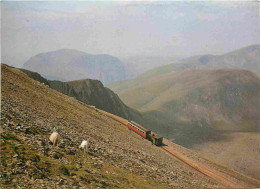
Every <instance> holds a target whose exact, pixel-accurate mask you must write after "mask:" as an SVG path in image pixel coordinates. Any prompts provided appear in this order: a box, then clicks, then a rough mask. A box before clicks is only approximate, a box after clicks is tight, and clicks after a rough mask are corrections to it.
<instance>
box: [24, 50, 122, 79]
mask: <svg viewBox="0 0 260 189" xmlns="http://www.w3.org/2000/svg"><path fill="white" fill-rule="evenodd" d="M23 68H24V69H27V70H31V71H34V72H38V73H40V74H42V75H43V76H45V77H46V78H47V79H51V80H53V79H56V80H57V79H58V80H61V81H71V80H77V79H85V78H90V79H99V80H101V81H102V82H103V83H108V82H112V81H118V80H123V79H126V68H125V65H124V63H122V62H121V61H120V60H119V59H118V58H116V57H113V56H110V55H105V54H100V55H91V54H87V53H84V52H81V51H77V50H72V49H61V50H57V51H52V52H47V53H41V54H38V55H36V56H33V57H31V58H30V59H29V60H28V61H27V62H25V63H24V65H23Z"/></svg>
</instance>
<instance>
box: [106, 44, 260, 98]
mask: <svg viewBox="0 0 260 189" xmlns="http://www.w3.org/2000/svg"><path fill="white" fill-rule="evenodd" d="M259 60H260V45H251V46H248V47H244V48H242V49H238V50H235V51H232V52H229V53H226V54H223V55H202V56H194V57H190V58H185V59H182V60H179V61H177V62H175V63H174V64H169V65H165V66H161V67H158V68H155V69H152V70H149V71H147V72H145V73H144V74H141V75H140V76H138V77H136V78H134V79H131V80H125V81H118V82H114V83H110V84H108V85H107V86H108V87H109V88H110V89H112V90H113V91H114V92H116V93H118V94H120V92H123V91H125V90H128V89H131V88H135V87H137V86H138V85H142V84H143V83H145V82H148V81H149V80H153V79H154V78H156V77H160V75H163V74H168V73H171V72H178V71H184V70H194V69H246V70H250V71H252V72H254V73H256V74H257V75H258V76H260V62H259Z"/></svg>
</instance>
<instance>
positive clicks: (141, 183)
mask: <svg viewBox="0 0 260 189" xmlns="http://www.w3.org/2000/svg"><path fill="white" fill-rule="evenodd" d="M1 68H2V72H1V73H2V80H1V84H2V88H1V94H2V96H1V97H2V98H1V108H2V111H1V125H2V127H1V182H2V187H3V188H13V187H22V188H41V187H47V188H55V187H58V188H60V187H64V186H65V187H71V188H77V187H87V188H96V187H120V188H125V187H137V188H140V187H142V188H152V187H156V188H167V187H177V188H180V187H184V188H204V187H206V188H218V187H220V188H223V186H221V185H219V184H217V183H216V182H215V181H213V180H211V179H210V178H208V177H206V176H205V175H203V174H199V173H198V172H196V171H195V170H194V169H191V168H189V167H188V166H186V165H184V164H183V163H181V162H180V161H179V160H177V159H175V158H170V156H169V155H167V154H166V153H162V151H161V150H160V148H158V147H156V146H153V145H151V143H150V142H149V141H147V140H144V139H143V138H141V137H140V136H138V135H136V134H135V133H133V132H132V131H129V129H127V128H126V127H125V126H123V125H121V124H120V123H118V122H116V121H114V120H113V119H110V118H109V117H107V116H105V115H103V114H101V113H99V112H97V111H95V110H93V109H91V108H89V106H88V105H86V104H84V103H82V102H79V101H78V100H76V99H74V98H72V97H69V96H66V95H64V94H62V93H60V92H57V91H55V90H53V89H51V88H49V87H48V86H47V85H45V84H42V83H40V82H38V81H35V80H33V79H31V78H29V77H28V76H27V75H26V74H24V73H23V72H21V71H20V70H18V69H15V68H10V67H7V66H4V65H2V67H1ZM54 128H56V130H58V132H59V133H60V135H61V140H60V142H59V144H58V146H57V147H52V146H51V144H50V143H49V142H48V137H49V135H50V134H51V132H52V131H53V130H54ZM83 139H90V147H89V152H88V153H83V152H82V151H80V150H79V149H78V145H79V144H80V143H81V141H82V140H83ZM178 148H180V147H178Z"/></svg>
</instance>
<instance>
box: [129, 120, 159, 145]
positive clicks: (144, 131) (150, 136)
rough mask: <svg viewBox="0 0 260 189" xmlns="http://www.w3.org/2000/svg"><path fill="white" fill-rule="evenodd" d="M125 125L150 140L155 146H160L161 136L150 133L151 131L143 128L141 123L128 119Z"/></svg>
mask: <svg viewBox="0 0 260 189" xmlns="http://www.w3.org/2000/svg"><path fill="white" fill-rule="evenodd" d="M127 127H128V128H129V129H131V130H133V131H134V132H136V133H137V134H139V135H141V136H142V137H144V138H145V139H147V140H149V141H151V142H152V144H154V145H156V146H162V145H163V137H161V136H159V135H157V134H155V133H152V131H150V130H148V129H146V128H144V127H143V126H142V125H140V124H138V123H136V122H134V121H128V122H127Z"/></svg>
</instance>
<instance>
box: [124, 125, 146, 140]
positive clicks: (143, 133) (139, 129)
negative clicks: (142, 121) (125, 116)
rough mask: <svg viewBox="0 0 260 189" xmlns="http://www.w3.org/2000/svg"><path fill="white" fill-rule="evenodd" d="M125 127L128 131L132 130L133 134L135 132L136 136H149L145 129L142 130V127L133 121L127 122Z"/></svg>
mask: <svg viewBox="0 0 260 189" xmlns="http://www.w3.org/2000/svg"><path fill="white" fill-rule="evenodd" d="M127 127H128V128H129V129H131V130H133V131H134V132H136V133H137V134H139V135H141V136H142V137H144V138H148V137H149V135H150V134H151V131H150V130H147V129H146V128H144V127H143V126H141V125H139V124H138V123H136V122H134V121H128V122H127Z"/></svg>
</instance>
